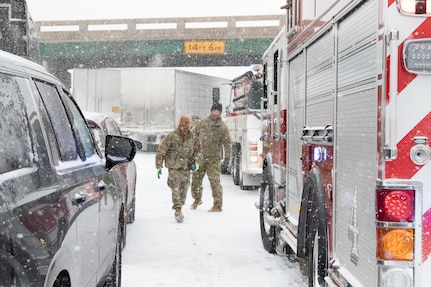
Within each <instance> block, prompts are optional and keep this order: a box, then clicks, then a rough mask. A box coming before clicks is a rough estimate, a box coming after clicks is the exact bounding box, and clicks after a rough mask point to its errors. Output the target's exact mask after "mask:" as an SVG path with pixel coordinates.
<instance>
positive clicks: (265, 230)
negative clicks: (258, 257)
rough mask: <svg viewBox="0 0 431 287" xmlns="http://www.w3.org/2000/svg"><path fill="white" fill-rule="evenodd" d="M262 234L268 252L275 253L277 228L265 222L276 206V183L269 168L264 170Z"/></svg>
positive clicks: (261, 211)
mask: <svg viewBox="0 0 431 287" xmlns="http://www.w3.org/2000/svg"><path fill="white" fill-rule="evenodd" d="M259 202H260V205H259V206H260V210H259V217H260V234H261V237H262V244H263V247H264V248H265V250H266V251H268V252H269V253H275V226H273V225H269V224H267V223H266V222H265V216H266V215H267V214H269V213H270V211H271V210H272V208H273V205H274V181H273V178H272V175H271V174H270V172H269V168H264V170H263V180H262V184H261V187H260V201H259Z"/></svg>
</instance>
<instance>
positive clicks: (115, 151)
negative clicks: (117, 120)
mask: <svg viewBox="0 0 431 287" xmlns="http://www.w3.org/2000/svg"><path fill="white" fill-rule="evenodd" d="M141 148H142V144H141ZM136 151H137V143H136V141H135V140H132V139H131V138H128V137H123V136H117V135H107V136H106V141H105V159H106V163H105V168H106V169H107V170H110V169H111V168H113V167H114V166H115V165H117V164H119V163H123V162H129V161H132V160H133V158H134V157H135V154H136Z"/></svg>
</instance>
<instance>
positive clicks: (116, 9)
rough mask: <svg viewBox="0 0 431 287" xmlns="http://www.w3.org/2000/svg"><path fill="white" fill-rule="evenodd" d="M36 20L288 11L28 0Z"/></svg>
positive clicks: (187, 0)
mask: <svg viewBox="0 0 431 287" xmlns="http://www.w3.org/2000/svg"><path fill="white" fill-rule="evenodd" d="M27 3H28V6H29V10H30V14H31V15H32V17H33V20H34V21H53V20H91V19H139V18H165V17H169V18H170V17H200V16H204V17H207V16H244V15H275V14H284V10H280V7H281V6H282V5H283V4H285V3H286V1H285V0H215V1H205V0H156V1H149V0H121V1H119V0H27Z"/></svg>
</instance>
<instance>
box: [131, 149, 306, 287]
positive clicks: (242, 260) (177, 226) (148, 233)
mask: <svg viewBox="0 0 431 287" xmlns="http://www.w3.org/2000/svg"><path fill="white" fill-rule="evenodd" d="M154 157H155V154H154V153H138V154H137V156H136V158H135V161H136V164H137V166H138V182H137V189H138V190H137V205H136V208H137V210H136V220H135V222H134V223H133V224H131V225H129V226H128V230H127V232H128V234H127V245H126V248H125V249H124V251H123V274H122V275H123V279H122V284H123V285H122V286H123V287H134V286H136V287H142V286H150V287H156V286H168V287H170V286H176V287H183V286H192V287H194V286H201V287H209V286H214V287H218V286H221V287H229V286H232V287H242V286H259V287H266V286H271V287H278V286H280V287H281V286H289V287H299V286H301V287H302V286H306V284H305V283H304V282H303V280H302V278H301V277H300V274H299V270H298V265H297V264H296V263H290V262H288V260H287V259H286V258H283V257H280V256H277V255H273V254H269V253H267V252H266V251H265V250H264V249H263V247H262V243H261V240H260V231H259V212H258V210H257V209H256V208H255V206H254V203H255V201H257V200H258V191H257V190H241V189H240V188H239V187H238V186H235V185H234V184H233V182H232V178H231V176H230V175H222V185H223V188H224V198H223V200H224V204H223V212H221V213H208V209H209V208H211V206H212V197H211V190H210V188H209V182H208V179H207V177H205V179H204V195H203V204H202V205H201V206H199V207H198V209H196V210H191V209H190V208H189V207H190V205H191V203H192V202H193V200H192V197H191V195H190V193H189V195H188V198H187V202H186V205H185V207H184V209H183V213H184V216H185V218H184V223H177V222H176V221H175V219H174V216H173V214H174V212H173V210H172V209H171V205H172V202H171V192H170V190H169V188H168V186H167V184H166V179H167V173H168V172H167V169H166V168H164V169H163V174H162V178H161V179H157V176H156V168H155V166H154Z"/></svg>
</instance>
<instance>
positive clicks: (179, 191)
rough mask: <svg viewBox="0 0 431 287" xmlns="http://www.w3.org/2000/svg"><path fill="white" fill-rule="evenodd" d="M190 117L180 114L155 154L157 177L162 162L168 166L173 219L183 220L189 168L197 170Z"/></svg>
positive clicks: (160, 171) (159, 173)
mask: <svg viewBox="0 0 431 287" xmlns="http://www.w3.org/2000/svg"><path fill="white" fill-rule="evenodd" d="M190 122H191V120H190V117H189V116H181V117H180V120H179V124H178V128H177V129H175V131H173V132H170V133H169V134H168V135H166V136H165V137H164V138H163V140H162V142H161V143H160V145H159V148H158V150H157V154H156V169H157V177H158V178H160V175H161V174H162V167H163V162H164V163H165V166H166V167H167V168H168V186H169V187H170V188H171V190H172V204H173V205H172V209H174V210H175V219H176V220H177V221H178V222H180V223H181V222H183V219H184V215H183V213H182V212H181V208H182V206H183V205H184V203H185V201H186V197H187V191H188V189H189V186H190V170H193V171H197V170H198V169H199V164H198V163H195V161H194V154H195V150H194V142H193V133H192V132H191V131H190Z"/></svg>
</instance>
